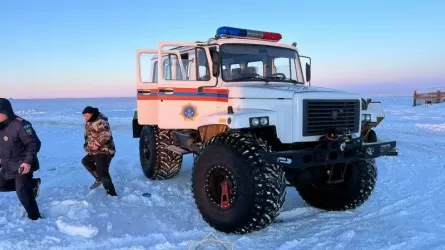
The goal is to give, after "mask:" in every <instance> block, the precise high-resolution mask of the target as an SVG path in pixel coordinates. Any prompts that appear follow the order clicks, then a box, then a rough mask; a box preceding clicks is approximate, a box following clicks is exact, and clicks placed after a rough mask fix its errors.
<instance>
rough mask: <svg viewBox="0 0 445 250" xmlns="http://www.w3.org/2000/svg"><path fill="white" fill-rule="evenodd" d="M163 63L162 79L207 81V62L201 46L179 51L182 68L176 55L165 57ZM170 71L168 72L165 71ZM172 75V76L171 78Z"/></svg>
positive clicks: (208, 78) (208, 76)
mask: <svg viewBox="0 0 445 250" xmlns="http://www.w3.org/2000/svg"><path fill="white" fill-rule="evenodd" d="M166 60H167V61H166V64H165V65H164V76H163V77H164V79H165V80H176V81H209V80H210V69H209V62H208V59H207V56H206V53H205V50H204V49H203V48H195V49H191V50H188V51H183V52H182V53H181V59H180V60H181V61H182V64H183V66H184V69H183V70H182V71H181V68H180V67H181V65H180V63H179V60H178V59H177V57H176V55H174V56H173V55H172V56H171V57H170V58H166ZM167 65H169V67H167ZM167 72H170V73H167ZM172 76H174V78H172Z"/></svg>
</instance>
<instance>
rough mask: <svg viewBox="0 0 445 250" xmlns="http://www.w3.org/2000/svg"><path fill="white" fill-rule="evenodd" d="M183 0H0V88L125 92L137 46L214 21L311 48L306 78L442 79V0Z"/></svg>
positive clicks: (195, 32) (24, 93)
mask: <svg viewBox="0 0 445 250" xmlns="http://www.w3.org/2000/svg"><path fill="white" fill-rule="evenodd" d="M192 3H193V1H180V0H169V1H151V0H146V1H99V0H97V1H84V0H78V1H45V0H41V1H1V2H0V86H1V88H0V95H1V96H8V97H15V98H19V97H66V96H132V95H134V94H135V84H136V83H135V72H136V69H135V52H136V50H137V49H141V48H154V47H156V46H157V42H158V41H160V40H172V41H196V40H207V39H208V38H209V37H211V36H213V35H214V34H215V32H216V29H217V28H218V27H220V26H234V27H240V28H248V29H256V30H266V31H272V32H279V33H281V34H282V35H283V39H282V42H284V43H288V44H291V43H292V42H294V41H296V42H297V43H298V45H299V46H298V47H299V49H300V52H301V53H302V54H305V55H309V56H311V57H312V60H313V79H312V80H313V81H312V83H313V85H315V86H327V87H341V88H353V89H357V90H359V91H365V89H366V91H369V92H372V91H374V92H379V91H380V90H382V88H381V87H379V85H381V84H382V86H385V87H386V88H387V89H388V90H387V91H388V93H395V94H397V93H401V92H404V93H405V92H407V91H408V90H409V91H408V92H409V93H411V91H412V89H413V88H414V87H415V86H420V87H437V86H443V87H444V88H445V70H444V69H445V48H444V44H445V14H444V13H445V12H444V11H445V2H444V1H438V0H437V1H414V0H405V1H401V0H399V1H396V0H394V1H382V0H378V1H367V2H364V1H280V0H274V1H263V2H261V1H244V2H243V1H239V0H237V1H229V0H226V1H195V2H194V3H193V4H192ZM388 86H394V87H388ZM407 89H408V90H407Z"/></svg>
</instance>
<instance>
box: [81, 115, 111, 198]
mask: <svg viewBox="0 0 445 250" xmlns="http://www.w3.org/2000/svg"><path fill="white" fill-rule="evenodd" d="M82 114H83V116H84V119H85V121H86V123H85V131H84V137H85V143H84V149H85V151H86V152H87V155H86V156H85V157H84V158H83V159H82V164H83V165H84V166H85V168H86V169H87V170H88V171H89V172H90V173H91V174H92V175H93V177H94V178H95V179H96V181H95V182H94V183H93V185H91V187H90V189H93V188H96V187H98V186H100V185H101V184H103V185H104V188H105V190H106V191H107V194H109V195H111V196H117V194H116V190H115V189H114V185H113V182H112V180H111V176H110V173H109V168H110V163H111V160H112V159H113V157H114V154H115V153H116V148H115V145H114V141H113V135H112V132H111V128H110V124H109V123H108V118H107V117H106V116H105V115H104V114H102V113H101V112H99V109H98V108H93V107H91V106H87V107H86V108H85V109H84V110H83V112H82Z"/></svg>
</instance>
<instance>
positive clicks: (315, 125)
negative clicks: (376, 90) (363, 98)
mask: <svg viewBox="0 0 445 250" xmlns="http://www.w3.org/2000/svg"><path fill="white" fill-rule="evenodd" d="M359 122H360V101H359V100H303V136H314V135H323V134H325V133H326V130H327V129H330V128H347V129H349V130H350V131H351V133H357V132H358V129H359Z"/></svg>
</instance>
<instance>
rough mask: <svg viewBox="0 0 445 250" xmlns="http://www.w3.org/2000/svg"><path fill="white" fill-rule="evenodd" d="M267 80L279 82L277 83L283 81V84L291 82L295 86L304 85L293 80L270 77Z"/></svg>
mask: <svg viewBox="0 0 445 250" xmlns="http://www.w3.org/2000/svg"><path fill="white" fill-rule="evenodd" d="M266 79H268V80H269V81H277V82H280V81H281V82H291V83H293V84H302V83H301V82H299V81H297V80H294V79H291V78H282V77H274V76H269V77H266Z"/></svg>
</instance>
